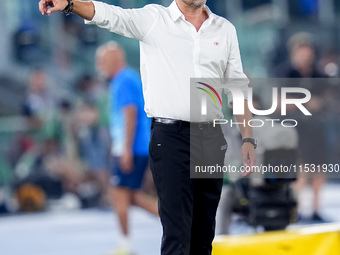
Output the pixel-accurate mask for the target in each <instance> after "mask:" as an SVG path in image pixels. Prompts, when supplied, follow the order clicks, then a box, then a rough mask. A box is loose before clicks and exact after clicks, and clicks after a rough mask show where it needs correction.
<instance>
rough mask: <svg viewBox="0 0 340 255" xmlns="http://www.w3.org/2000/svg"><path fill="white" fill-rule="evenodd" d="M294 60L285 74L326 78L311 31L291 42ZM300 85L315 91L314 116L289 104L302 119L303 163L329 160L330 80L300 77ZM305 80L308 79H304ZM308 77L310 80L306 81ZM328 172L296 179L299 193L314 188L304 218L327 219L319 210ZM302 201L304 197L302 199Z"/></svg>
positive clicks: (310, 106)
mask: <svg viewBox="0 0 340 255" xmlns="http://www.w3.org/2000/svg"><path fill="white" fill-rule="evenodd" d="M287 48H288V51H289V57H290V64H289V66H288V67H287V68H286V69H285V70H284V69H283V70H282V71H281V77H285V78H326V77H327V76H326V75H325V74H323V73H321V72H319V70H318V69H317V61H316V55H317V50H316V42H315V40H313V36H312V35H311V34H308V33H304V32H301V33H297V34H295V35H293V36H292V37H291V38H290V39H289V40H288V43H287ZM297 81H301V82H299V84H298V86H300V87H303V88H305V89H308V90H309V91H310V92H311V99H310V100H309V102H307V103H306V108H307V109H308V110H309V111H310V112H311V113H312V115H313V118H310V117H308V116H305V115H303V114H301V112H300V111H299V110H298V109H297V108H296V107H293V108H289V114H290V116H294V118H295V119H296V120H298V123H299V124H298V125H297V131H298V136H299V155H300V163H301V164H314V165H315V166H317V165H322V164H324V163H326V162H327V155H326V152H327V150H326V146H327V144H326V125H327V122H326V119H325V114H324V109H325V108H324V105H325V101H324V96H325V92H326V90H327V84H325V83H323V82H318V80H302V79H301V80H297ZM303 81H305V82H303ZM306 81H307V82H306ZM325 177H326V176H325V174H324V173H316V174H308V173H301V174H300V176H299V178H298V181H297V183H296V188H297V192H298V194H301V191H302V189H303V188H304V187H305V185H306V184H307V182H308V181H310V182H311V185H312V188H313V201H312V215H311V217H310V218H306V217H303V216H302V212H301V208H300V216H299V218H300V220H303V221H306V220H307V221H310V220H311V221H316V222H325V220H324V219H323V218H322V217H321V215H320V214H319V204H320V191H321V189H322V186H323V185H324V183H325ZM300 204H301V201H300Z"/></svg>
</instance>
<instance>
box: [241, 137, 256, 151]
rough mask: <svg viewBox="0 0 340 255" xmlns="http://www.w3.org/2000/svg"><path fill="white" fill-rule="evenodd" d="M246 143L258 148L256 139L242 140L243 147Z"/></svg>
mask: <svg viewBox="0 0 340 255" xmlns="http://www.w3.org/2000/svg"><path fill="white" fill-rule="evenodd" d="M244 143H251V144H253V145H254V149H256V147H257V140H256V139H254V138H244V139H242V145H243V144H244Z"/></svg>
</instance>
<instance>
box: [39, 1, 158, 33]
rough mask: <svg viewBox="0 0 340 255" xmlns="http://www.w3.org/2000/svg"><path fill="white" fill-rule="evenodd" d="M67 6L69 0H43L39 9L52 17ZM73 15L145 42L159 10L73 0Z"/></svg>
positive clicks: (149, 6)
mask: <svg viewBox="0 0 340 255" xmlns="http://www.w3.org/2000/svg"><path fill="white" fill-rule="evenodd" d="M67 5H68V0H41V1H40V2H39V9H40V12H41V13H42V14H43V15H50V14H51V13H53V12H57V11H63V10H64V9H65V7H66V6H67ZM72 13H74V14H77V15H78V16H80V17H82V18H84V19H85V20H86V22H85V23H86V24H94V25H97V26H99V27H102V28H106V29H108V30H110V31H111V32H114V33H116V34H120V35H123V36H126V37H130V38H134V39H138V40H143V38H144V37H145V36H146V35H147V34H148V33H149V31H151V29H152V27H153V25H154V24H155V22H156V18H157V15H158V9H157V7H155V6H154V5H147V6H145V7H144V8H139V9H123V8H121V7H119V6H114V5H109V4H106V3H102V2H97V1H93V2H83V1H78V0H73V10H72Z"/></svg>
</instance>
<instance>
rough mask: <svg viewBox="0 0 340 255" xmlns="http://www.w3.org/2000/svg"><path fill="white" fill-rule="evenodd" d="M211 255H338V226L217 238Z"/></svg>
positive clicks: (320, 226)
mask: <svg viewBox="0 0 340 255" xmlns="http://www.w3.org/2000/svg"><path fill="white" fill-rule="evenodd" d="M212 254H213V255H340V224H322V225H314V226H306V227H294V228H290V229H288V230H286V231H275V232H266V233H260V234H254V235H242V236H217V237H216V238H215V240H214V243H213V253H212Z"/></svg>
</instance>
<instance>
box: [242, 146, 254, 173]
mask: <svg viewBox="0 0 340 255" xmlns="http://www.w3.org/2000/svg"><path fill="white" fill-rule="evenodd" d="M241 152H242V157H243V166H244V170H243V172H242V173H241V176H242V177H247V176H248V175H250V174H251V173H252V172H253V166H255V164H256V157H255V149H254V145H253V144H251V143H249V142H246V143H244V144H243V145H242V149H241Z"/></svg>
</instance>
